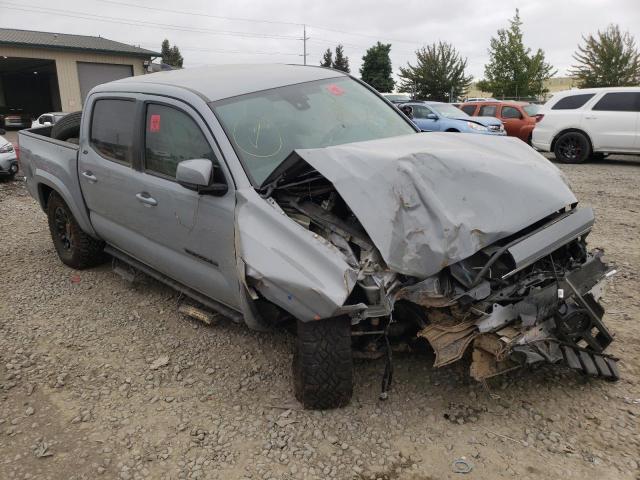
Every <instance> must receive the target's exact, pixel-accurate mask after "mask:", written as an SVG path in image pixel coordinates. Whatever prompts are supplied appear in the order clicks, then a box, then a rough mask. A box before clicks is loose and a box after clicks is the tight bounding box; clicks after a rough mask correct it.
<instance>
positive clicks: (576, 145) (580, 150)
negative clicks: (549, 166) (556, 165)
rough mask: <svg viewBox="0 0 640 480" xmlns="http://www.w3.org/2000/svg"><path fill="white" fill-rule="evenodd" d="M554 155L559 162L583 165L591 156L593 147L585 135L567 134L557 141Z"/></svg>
mask: <svg viewBox="0 0 640 480" xmlns="http://www.w3.org/2000/svg"><path fill="white" fill-rule="evenodd" d="M553 153H554V154H555V156H556V160H558V161H559V162H562V163H583V162H584V161H585V160H587V158H589V155H591V145H589V140H588V139H587V137H586V136H585V135H584V134H583V133H581V132H567V133H563V134H562V135H560V138H558V140H556V144H555V146H554V148H553Z"/></svg>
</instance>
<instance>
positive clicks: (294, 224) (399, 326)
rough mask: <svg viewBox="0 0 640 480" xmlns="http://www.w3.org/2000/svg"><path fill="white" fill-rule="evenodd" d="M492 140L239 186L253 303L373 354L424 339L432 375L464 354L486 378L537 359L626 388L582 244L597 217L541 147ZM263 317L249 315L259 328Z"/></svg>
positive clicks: (601, 270)
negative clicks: (339, 328) (342, 328)
mask: <svg viewBox="0 0 640 480" xmlns="http://www.w3.org/2000/svg"><path fill="white" fill-rule="evenodd" d="M472 137H482V136H478V135H477V136H472ZM492 140H493V142H488V141H486V139H476V138H465V139H460V138H459V137H458V136H451V135H446V134H443V136H439V135H437V134H430V135H429V136H424V135H412V136H408V137H397V138H392V139H385V140H379V141H372V142H361V143H354V144H349V145H342V146H336V147H328V148H323V149H312V150H299V151H295V152H293V153H292V154H291V156H290V157H289V158H288V159H287V160H285V161H284V162H283V163H282V164H281V165H280V167H278V168H277V169H276V170H275V171H274V172H273V173H272V175H271V176H270V177H269V178H268V179H267V180H266V181H265V182H264V183H263V185H262V186H261V188H260V189H258V191H257V192H256V191H254V190H252V191H247V192H239V202H238V211H237V228H238V231H237V233H236V239H237V241H238V252H239V260H238V261H239V268H240V269H241V273H242V276H243V278H244V279H245V285H244V286H245V289H246V294H247V299H249V303H250V304H251V305H253V306H255V304H267V305H269V306H271V307H274V308H275V309H276V310H277V311H278V312H280V313H281V314H282V313H284V316H286V315H287V314H289V315H290V316H291V317H293V318H296V319H298V320H301V321H303V322H308V321H315V320H322V319H325V318H330V317H336V316H348V317H349V318H350V319H351V324H352V336H353V337H352V338H353V346H354V349H355V352H357V354H358V355H360V356H364V357H371V358H375V357H379V356H382V355H384V354H385V352H389V351H390V350H389V345H390V342H391V343H392V344H396V345H399V344H412V343H413V342H414V341H416V340H417V339H425V340H426V341H428V343H429V344H430V345H431V347H432V348H433V350H434V351H435V354H436V360H435V366H436V367H440V366H444V365H448V364H451V363H453V362H456V361H458V360H461V359H462V358H463V357H465V354H469V355H470V356H471V357H472V363H471V372H470V373H471V375H472V377H474V378H475V379H477V380H479V381H482V380H485V379H487V378H490V377H492V376H495V375H498V374H500V373H504V372H506V371H509V370H512V369H514V368H518V367H521V366H524V365H531V364H535V363H540V362H548V363H565V364H566V365H568V366H569V367H571V368H573V369H576V370H580V371H582V372H584V373H586V374H589V375H593V376H602V377H605V378H608V379H617V378H618V371H617V368H616V359H615V358H613V357H612V356H610V355H607V354H605V353H604V350H605V349H606V347H607V346H608V345H609V344H610V343H611V341H612V336H611V334H610V333H609V331H608V330H607V328H606V327H605V326H604V324H603V323H602V317H603V313H604V310H603V308H602V306H601V305H600V303H599V300H600V297H601V295H602V289H603V284H604V282H605V281H606V279H607V278H608V277H610V276H611V275H612V274H613V273H614V270H612V269H611V268H610V267H609V266H607V264H606V262H605V261H604V259H603V256H602V253H601V252H597V251H596V252H593V253H589V252H588V250H587V247H586V237H587V235H588V234H589V232H590V230H591V228H592V226H593V223H594V216H593V211H592V210H591V209H590V208H578V207H577V200H576V199H575V197H574V196H573V194H572V193H571V191H570V190H569V188H568V186H567V185H566V182H565V181H564V179H563V177H562V175H561V173H560V172H559V171H558V170H557V169H556V167H554V166H553V165H552V164H551V163H550V162H548V161H546V160H545V159H543V158H542V157H540V156H539V155H538V154H537V153H535V152H534V151H533V150H532V149H530V148H529V147H527V146H526V145H523V144H522V142H517V143H514V142H510V141H509V140H508V139H497V140H496V139H492ZM525 169H526V170H525ZM523 171H526V175H523ZM249 310H250V311H251V312H252V313H250V314H249ZM258 310H260V309H256V308H253V307H252V308H251V309H249V308H247V309H245V318H246V317H249V318H252V319H253V320H252V322H253V323H254V326H255V325H258V324H262V323H264V319H259V317H261V316H264V315H263V314H264V311H265V310H269V308H267V309H265V310H263V311H262V312H260V311H258Z"/></svg>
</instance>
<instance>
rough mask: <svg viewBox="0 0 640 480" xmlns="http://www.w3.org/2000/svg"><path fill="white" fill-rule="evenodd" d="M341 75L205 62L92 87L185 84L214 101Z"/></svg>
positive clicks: (98, 89) (320, 69)
mask: <svg viewBox="0 0 640 480" xmlns="http://www.w3.org/2000/svg"><path fill="white" fill-rule="evenodd" d="M342 76H347V75H346V74H345V73H343V72H341V71H338V70H333V69H330V68H323V67H315V66H304V65H285V64H262V65H208V66H204V67H197V68H188V69H182V70H171V71H165V72H157V73H152V74H149V75H139V76H135V77H128V78H123V79H121V80H116V81H115V82H109V83H105V84H103V85H99V86H97V87H96V88H94V89H93V91H94V92H105V91H112V89H113V87H114V86H115V85H118V86H120V87H122V86H127V87H129V88H136V87H142V88H148V87H149V85H150V84H156V85H166V86H170V87H180V88H184V89H187V90H190V91H192V92H194V93H197V94H198V95H199V96H200V97H202V98H203V99H204V100H205V101H207V102H215V101H217V100H222V99H225V98H230V97H236V96H238V95H244V94H247V93H253V92H257V91H261V90H268V89H271V88H277V87H283V86H285V85H293V84H296V83H303V82H311V81H314V80H322V79H326V78H334V77H342Z"/></svg>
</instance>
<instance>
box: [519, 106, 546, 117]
mask: <svg viewBox="0 0 640 480" xmlns="http://www.w3.org/2000/svg"><path fill="white" fill-rule="evenodd" d="M522 108H523V110H524V111H525V112H527V115H529V116H530V117H534V116H536V115H537V114H538V112H539V111H540V109H541V108H542V107H541V106H540V105H525V106H524V107H522Z"/></svg>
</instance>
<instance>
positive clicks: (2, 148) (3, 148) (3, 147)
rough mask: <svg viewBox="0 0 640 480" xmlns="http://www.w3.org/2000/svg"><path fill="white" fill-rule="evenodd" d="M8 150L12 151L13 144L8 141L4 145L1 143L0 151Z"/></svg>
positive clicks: (5, 151)
mask: <svg viewBox="0 0 640 480" xmlns="http://www.w3.org/2000/svg"><path fill="white" fill-rule="evenodd" d="M9 152H13V145H11V144H10V143H7V144H6V145H3V146H2V147H0V153H9Z"/></svg>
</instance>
